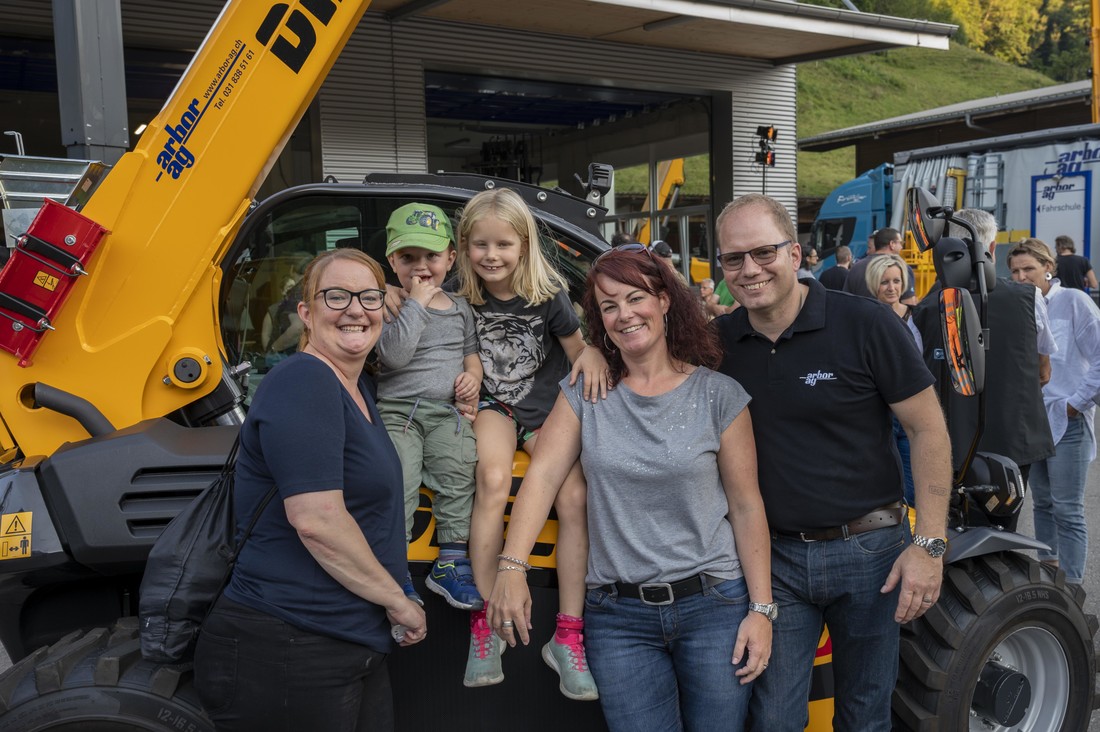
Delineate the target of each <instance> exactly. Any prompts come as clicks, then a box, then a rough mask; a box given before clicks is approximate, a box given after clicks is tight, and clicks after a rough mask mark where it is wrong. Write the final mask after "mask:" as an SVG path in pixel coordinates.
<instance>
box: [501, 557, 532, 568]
mask: <svg viewBox="0 0 1100 732" xmlns="http://www.w3.org/2000/svg"><path fill="white" fill-rule="evenodd" d="M497 559H499V560H500V561H502V562H511V563H512V564H518V565H519V566H521V567H523V568H524V569H531V565H530V564H528V563H527V562H525V561H523V560H522V559H516V558H515V557H510V556H508V555H507V554H497Z"/></svg>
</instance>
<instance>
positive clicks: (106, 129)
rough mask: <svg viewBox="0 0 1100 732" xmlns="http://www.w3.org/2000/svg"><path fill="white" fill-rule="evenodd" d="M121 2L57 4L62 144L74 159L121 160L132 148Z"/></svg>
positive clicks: (67, 0)
mask: <svg viewBox="0 0 1100 732" xmlns="http://www.w3.org/2000/svg"><path fill="white" fill-rule="evenodd" d="M120 2H121V0H53V26H54V47H55V54H56V57H57V93H58V101H59V103H60V107H61V143H62V144H63V145H64V146H65V147H66V148H67V150H68V155H69V157H70V158H82V159H86V160H101V161H103V162H105V163H108V164H114V163H116V162H118V159H119V158H120V157H122V154H123V153H124V152H126V151H127V150H128V149H129V147H130V131H129V129H128V127H129V125H128V123H127V117H126V72H125V66H124V63H123V57H122V13H121V9H120V5H119V3H120Z"/></svg>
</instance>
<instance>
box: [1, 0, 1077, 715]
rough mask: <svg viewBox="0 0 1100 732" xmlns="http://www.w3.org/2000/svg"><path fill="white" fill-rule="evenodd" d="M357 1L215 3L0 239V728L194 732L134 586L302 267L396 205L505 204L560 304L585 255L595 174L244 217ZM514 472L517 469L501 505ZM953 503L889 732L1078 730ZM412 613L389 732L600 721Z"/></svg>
mask: <svg viewBox="0 0 1100 732" xmlns="http://www.w3.org/2000/svg"><path fill="white" fill-rule="evenodd" d="M367 4H368V3H367V2H366V0H344V1H343V2H335V1H334V0H301V1H300V2H291V3H285V2H278V1H276V0H270V1H269V0H265V1H263V2H257V1H256V0H230V1H229V2H228V3H227V4H226V6H225V9H224V10H223V12H222V14H221V15H220V16H219V18H218V20H217V22H216V23H215V25H214V27H213V28H212V30H211V32H210V33H209V35H208V36H207V38H206V40H205V41H204V43H203V45H202V47H201V48H200V49H199V51H198V52H197V54H196V56H195V59H194V60H193V62H192V63H191V65H190V66H189V68H188V69H187V71H186V72H185V74H184V76H183V78H182V79H181V80H180V82H179V84H178V86H177V88H176V90H175V91H174V92H173V94H172V96H171V98H170V99H169V100H168V101H167V103H166V104H165V106H164V108H163V109H162V111H161V112H160V114H159V115H158V116H157V117H156V118H155V119H154V120H153V122H152V123H150V125H149V128H148V129H147V130H146V131H145V133H144V135H143V136H142V137H141V139H140V140H139V142H138V143H137V145H136V146H135V149H134V150H133V151H132V152H129V153H127V154H126V155H124V156H123V158H122V159H121V160H120V161H119V162H118V164H116V165H115V166H114V167H113V168H112V169H111V170H110V171H109V172H108V173H107V174H106V176H105V177H102V178H101V179H98V182H97V181H92V180H91V179H89V178H87V177H84V176H82V177H81V178H80V181H79V182H78V183H77V188H78V190H79V192H80V193H79V195H78V196H77V198H71V197H69V196H64V197H62V196H60V195H59V196H58V198H59V199H60V198H63V199H64V201H65V202H68V203H70V204H71V205H69V206H66V205H63V204H62V203H59V202H57V201H50V202H47V203H44V204H43V207H42V210H41V211H39V212H38V213H37V214H35V216H34V219H33V220H32V222H31V223H30V224H29V225H28V227H27V230H26V231H25V232H18V233H17V237H18V238H17V243H16V246H15V247H14V249H13V253H12V256H11V259H10V260H9V262H8V263H7V264H6V265H5V266H4V268H3V270H0V326H2V327H0V351H3V352H0V642H2V643H3V645H4V647H5V649H6V650H7V652H8V654H9V655H10V657H11V659H12V660H13V661H14V662H15V663H14V665H13V666H12V667H11V668H10V669H8V670H7V671H5V672H3V673H2V674H0V732H6V731H9V730H10V731H12V732H15V731H19V732H26V731H29V730H50V729H110V730H137V729H141V730H181V729H182V730H192V731H194V732H207V731H209V730H212V725H211V723H210V721H209V719H208V718H207V716H206V714H205V713H204V712H203V710H202V708H201V705H200V704H199V702H198V700H197V698H196V695H195V693H194V690H193V687H192V668H191V665H190V664H189V663H180V664H168V665H166V664H158V663H154V662H151V661H148V660H145V659H143V658H142V656H141V652H140V644H139V641H138V627H137V617H136V616H137V605H138V588H139V586H140V582H141V577H142V573H143V569H144V564H145V559H146V556H147V554H148V551H149V548H150V547H151V546H152V544H153V542H154V541H155V540H156V538H157V536H158V535H159V533H160V531H161V530H162V529H163V527H164V526H166V525H167V523H168V522H169V521H170V520H171V519H172V518H173V517H174V516H175V515H176V514H177V513H178V512H179V511H180V509H181V508H182V507H183V506H185V505H187V504H188V502H189V501H190V500H192V499H193V498H194V496H196V495H197V494H198V493H199V492H200V491H201V490H202V489H203V488H204V487H205V486H206V485H208V484H209V483H210V482H211V481H212V480H213V479H214V477H215V476H216V475H217V474H218V472H219V471H220V469H221V466H222V465H223V463H224V461H225V457H226V455H227V453H228V452H229V449H230V447H231V445H232V443H233V440H234V437H235V435H236V432H237V430H238V428H239V425H240V423H241V422H242V420H243V416H244V413H245V412H246V410H247V408H248V400H249V394H250V393H252V391H253V389H254V387H255V385H256V382H257V380H259V379H262V378H263V377H264V372H265V369H266V364H265V359H264V356H265V355H266V353H265V351H264V345H263V342H262V341H263V338H262V321H263V317H264V315H265V313H266V312H268V311H269V309H270V308H271V307H272V306H273V305H275V304H276V303H277V301H278V298H279V297H280V294H281V288H280V284H281V283H282V282H283V281H284V279H285V276H286V274H287V273H288V272H290V271H291V270H293V269H294V268H295V267H297V266H298V265H299V264H300V262H301V261H302V258H303V257H308V256H313V255H315V254H316V253H318V252H321V251H325V250H327V249H331V248H334V247H338V246H352V247H357V248H361V249H363V250H364V251H366V252H367V253H368V254H371V255H372V256H374V257H375V258H376V259H378V260H382V259H384V258H383V257H382V252H383V250H384V239H385V238H384V229H385V223H386V220H387V218H388V216H389V213H390V212H392V211H393V210H394V209H396V208H397V207H399V206H400V205H403V204H405V203H408V202H410V201H422V202H426V203H432V204H436V205H438V206H440V207H441V208H443V209H444V211H446V212H447V213H448V214H449V215H452V216H453V215H454V214H455V212H456V211H457V209H459V208H461V207H462V205H463V204H464V203H465V202H466V201H467V200H469V198H471V197H472V196H473V195H474V194H476V193H477V192H478V191H481V190H485V189H487V188H493V187H498V186H503V185H506V186H509V187H512V188H513V189H515V190H516V191H517V192H518V193H519V194H520V195H521V196H522V197H523V198H524V200H525V201H526V202H527V203H528V205H529V206H530V207H531V208H532V210H533V213H534V214H535V216H536V217H537V219H538V220H539V222H540V224H541V225H542V226H543V228H544V232H545V237H544V239H543V241H541V242H540V245H541V246H542V247H543V249H544V251H546V252H547V254H548V256H550V257H551V259H552V261H553V262H554V265H555V266H556V267H557V268H558V269H559V270H560V271H561V272H562V273H563V274H564V275H565V276H566V278H567V279H568V281H569V283H570V289H571V293H570V294H571V296H572V297H573V298H574V299H576V298H577V297H578V295H579V292H580V287H581V286H582V282H583V278H584V275H585V273H586V271H587V267H588V265H589V263H590V262H591V261H592V259H593V258H595V257H596V256H598V254H599V253H600V252H602V251H604V250H606V248H607V244H606V242H605V241H604V240H603V238H602V236H601V234H600V224H601V222H602V221H603V220H604V217H605V216H606V210H605V209H603V207H602V206H600V205H599V198H600V192H601V190H607V188H608V187H609V186H607V185H606V183H607V177H608V175H607V173H606V171H605V170H603V169H594V172H593V173H592V174H590V176H589V181H587V184H586V186H585V191H584V194H583V195H582V196H572V195H569V194H567V193H563V192H560V191H553V190H548V189H543V188H539V187H536V186H531V185H526V184H522V183H517V182H514V181H506V180H502V179H498V178H491V177H484V176H476V175H467V174H442V175H428V174H413V175H406V174H400V175H399V174H373V175H369V176H367V177H366V179H365V180H363V181H361V182H354V183H335V182H325V183H318V184H310V185H306V186H299V187H297V188H292V189H287V190H285V191H281V192H279V193H277V194H275V195H273V196H270V197H268V198H266V199H265V200H263V201H260V202H255V201H254V200H253V198H254V196H255V193H256V191H257V189H258V187H259V184H260V182H261V181H262V179H263V177H264V175H265V172H266V171H267V170H268V169H269V168H270V165H271V163H272V161H273V160H274V157H275V156H276V155H277V154H278V152H279V150H280V149H281V147H282V145H283V144H284V143H285V141H286V140H287V138H288V136H289V133H290V131H291V130H292V129H293V127H294V125H295V123H296V122H297V120H298V119H299V118H300V117H301V115H302V112H303V110H304V109H305V108H306V106H307V105H308V104H309V102H310V99H311V98H312V97H313V95H314V94H315V92H316V90H317V88H318V87H319V85H320V83H321V81H322V79H323V78H324V76H325V74H326V73H327V72H328V70H329V68H330V67H331V65H332V63H333V61H334V59H335V58H336V56H337V54H338V53H339V52H340V50H341V48H342V47H343V46H344V44H345V43H346V41H347V39H348V37H349V36H350V34H351V33H352V31H353V29H354V28H355V26H356V24H357V23H358V22H359V20H360V18H361V17H362V15H363V12H364V11H365V9H366V6H367ZM77 209H79V210H77ZM525 467H526V459H525V457H524V456H523V455H517V457H516V463H515V466H514V471H513V474H514V486H513V489H515V488H516V487H518V484H519V482H520V480H521V479H522V475H523V472H524V470H525ZM996 478H997V476H991V477H990V476H987V477H985V478H984V479H983V480H980V481H978V482H980V483H983V484H988V483H991V482H993V481H994V480H996ZM1007 485H1008V484H1007V482H1006V479H1005V478H1004V475H1002V476H1001V484H1000V487H999V489H1007ZM955 504H956V508H955V509H954V513H953V518H952V523H951V527H952V528H951V531H952V534H951V536H952V549H951V554H949V565H948V569H947V575H946V577H945V584H944V594H943V599H942V600H941V603H940V604H939V605H937V607H936V608H933V610H932V611H930V613H929V614H928V615H927V616H926V618H927V619H922V620H921V621H918V622H917V623H913V624H910V625H909V626H907V627H905V628H903V630H902V633H903V637H902V648H903V652H902V658H901V662H902V667H903V672H902V676H901V677H900V680H899V683H898V688H897V690H896V692H895V698H894V711H895V714H896V722H897V725H898V727H899V728H901V729H912V730H935V729H945V730H947V729H950V730H956V729H963V728H966V727H969V728H971V729H1010V728H1011V729H1024V730H1031V731H1034V732H1037V731H1038V730H1064V731H1065V732H1078V731H1080V730H1084V729H1085V727H1086V726H1087V724H1088V718H1089V716H1090V715H1091V712H1092V709H1093V706H1094V704H1095V691H1094V687H1095V674H1096V661H1095V654H1094V651H1093V645H1092V644H1093V636H1094V634H1095V632H1096V620H1095V618H1093V617H1092V616H1088V615H1086V614H1085V613H1084V611H1083V610H1082V606H1083V601H1084V596H1083V593H1082V592H1080V591H1075V590H1073V589H1072V588H1070V587H1068V586H1067V585H1066V584H1065V580H1064V575H1062V574H1061V573H1059V572H1057V571H1055V570H1052V569H1050V568H1047V567H1043V566H1040V565H1039V564H1038V563H1037V562H1036V561H1035V560H1033V559H1031V558H1029V557H1028V556H1027V555H1025V554H1022V553H1020V552H1019V551H1017V550H1018V549H1020V548H1028V547H1033V546H1034V543H1030V544H1029V543H1028V542H1029V541H1032V540H1027V539H1026V538H1025V537H1016V536H1015V535H1011V534H1009V533H1008V532H998V531H995V530H994V529H992V528H989V527H988V526H981V525H974V526H972V524H980V523H981V522H980V521H978V520H977V518H978V517H979V515H980V513H981V509H975V511H974V512H973V513H971V512H969V511H964V510H963V509H964V507H966V506H967V505H968V504H967V503H966V501H965V500H964V494H963V493H962V492H960V493H958V494H957V500H956V502H955ZM430 509H431V495H430V493H429V492H428V491H426V490H424V491H422V493H421V503H420V507H419V509H418V511H417V516H416V520H415V523H414V529H413V542H412V544H411V546H410V553H409V559H410V563H411V565H412V571H413V574H414V582H415V583H416V584H417V585H418V588H419V589H421V590H423V576H424V574H425V573H426V572H427V569H428V566H429V564H430V562H431V561H432V560H433V559H434V558H435V552H436V545H435V542H434V539H433V534H434V525H433V522H432V518H431V510H430ZM555 529H556V523H555V520H554V519H553V517H551V520H550V521H549V522H548V524H547V525H546V527H545V528H544V530H543V532H542V534H541V535H540V537H539V541H538V543H537V545H536V548H535V551H534V552H533V555H532V557H531V559H530V563H531V564H532V565H534V566H535V567H536V568H538V569H537V571H534V570H533V571H532V572H531V573H530V582H531V585H532V592H533V599H534V612H535V615H534V617H533V622H534V624H535V627H536V629H544V632H545V630H546V629H549V628H552V627H553V611H554V608H555V607H556V604H557V603H556V599H555V598H556V588H555V582H556V577H555V573H554V570H553V568H554V564H555V541H556V531H555ZM424 595H425V599H426V600H427V603H428V606H427V613H428V616H429V617H428V622H429V625H430V626H431V627H432V633H431V640H429V641H426V642H425V643H423V644H420V645H418V646H416V647H414V648H410V649H403V650H401V651H400V652H397V653H394V654H393V655H392V657H391V673H392V678H393V685H394V689H395V695H396V708H397V712H398V715H399V718H398V724H399V727H400V728H401V729H402V730H422V729H431V728H433V726H435V725H438V723H439V721H438V720H439V719H440V715H441V714H444V710H445V714H446V719H447V720H448V722H447V723H448V725H449V726H451V727H454V728H456V729H486V730H495V729H503V728H508V729H511V728H516V727H520V728H523V729H531V730H540V729H558V728H559V727H561V726H562V725H567V726H569V727H570V728H572V729H577V730H602V729H605V728H606V727H605V724H604V721H603V719H602V717H601V715H600V712H599V707H598V706H597V705H594V704H581V703H574V702H570V701H567V700H565V699H564V697H562V696H561V695H560V694H559V693H558V690H557V683H556V681H555V680H554V676H553V672H552V671H550V670H549V669H548V668H547V667H546V666H545V665H544V664H543V663H542V661H541V659H540V657H539V654H538V649H537V644H533V645H532V646H529V647H527V648H517V649H514V651H509V661H508V662H507V666H506V668H507V671H506V673H507V674H508V679H507V680H506V682H505V683H504V684H502V685H500V686H497V687H492V688H487V689H476V690H468V689H465V688H463V687H462V685H461V683H460V682H459V678H460V677H461V673H462V665H463V663H464V659H465V653H466V644H467V641H468V635H467V633H468V629H467V625H466V620H465V617H464V616H463V615H462V614H461V613H456V612H454V611H453V610H451V609H448V608H447V606H445V605H444V604H443V603H442V601H441V600H440V599H439V598H437V597H434V596H433V595H431V593H424ZM831 651H832V648H831V645H830V642H829V640H828V637H827V636H823V638H822V642H821V645H820V647H819V649H818V654H817V660H816V662H815V667H814V684H813V691H812V695H811V696H812V698H811V699H800V700H792V701H791V704H792V710H798V709H805V714H806V718H807V720H808V724H809V727H808V728H809V729H811V730H814V732H823V731H824V730H828V729H830V728H831V719H832V702H831V677H830V675H829V669H830V654H831ZM513 653H514V655H513ZM428 687H430V688H431V693H430V694H427V693H425V690H426V689H427V688H428ZM517 688H522V689H523V693H522V694H517V693H515V690H516V689H517ZM1006 689H1008V690H1009V693H1005V690H1006ZM1024 692H1026V694H1025V693H1024ZM1025 698H1026V703H1025V702H1022V701H1021V699H1025Z"/></svg>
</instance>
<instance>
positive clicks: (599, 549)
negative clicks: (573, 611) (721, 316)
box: [561, 367, 749, 587]
mask: <svg viewBox="0 0 1100 732" xmlns="http://www.w3.org/2000/svg"><path fill="white" fill-rule="evenodd" d="M582 382H583V379H578V380H577V383H576V384H575V385H574V386H572V387H571V386H569V378H568V377H566V378H565V379H563V380H562V381H561V389H562V392H563V393H564V394H565V396H566V398H567V399H568V400H569V403H570V405H572V407H573V411H574V412H575V413H576V415H577V417H578V419H580V421H581V466H582V467H583V468H584V475H585V478H586V479H587V481H588V537H589V549H588V576H587V579H586V582H587V584H588V586H589V587H598V586H600V585H606V584H610V583H612V582H619V581H621V582H630V583H640V582H675V581H677V580H681V579H684V578H686V577H690V576H692V575H694V574H698V573H699V572H706V573H708V574H711V575H714V576H716V577H721V578H723V579H736V578H738V577H741V576H742V574H743V573H742V571H741V562H740V560H739V559H738V557H737V548H736V547H735V546H734V540H733V527H732V526H731V525H730V522H729V519H728V518H727V514H728V513H729V503H728V502H727V500H726V494H725V489H724V488H723V486H722V480H721V477H720V475H719V473H718V448H719V446H720V444H721V440H722V432H724V431H725V429H726V428H727V427H729V425H730V424H731V423H732V422H733V420H734V419H735V418H736V417H737V415H739V414H740V413H741V412H742V411H743V410H744V409H745V407H746V406H747V405H748V403H749V395H748V393H747V392H746V391H745V390H744V389H743V388H741V385H740V384H738V383H737V382H736V381H734V380H733V379H731V378H729V377H728V376H724V375H723V374H719V373H716V372H714V371H711V370H710V369H707V368H703V367H699V368H697V369H695V371H694V372H693V373H692V374H691V375H690V376H688V378H687V379H686V380H685V381H684V382H683V383H682V384H680V385H679V386H678V387H676V388H675V389H673V390H672V391H670V392H667V393H665V394H661V395H659V396H655V397H645V396H640V395H638V394H636V393H634V392H633V391H631V390H630V387H628V386H626V385H625V384H622V383H620V384H618V385H616V387H615V388H614V389H612V390H611V392H610V393H609V394H608V397H607V399H606V400H602V399H601V400H600V401H599V403H597V404H592V403H591V402H586V401H585V400H584V399H583V397H582V395H583V383H582Z"/></svg>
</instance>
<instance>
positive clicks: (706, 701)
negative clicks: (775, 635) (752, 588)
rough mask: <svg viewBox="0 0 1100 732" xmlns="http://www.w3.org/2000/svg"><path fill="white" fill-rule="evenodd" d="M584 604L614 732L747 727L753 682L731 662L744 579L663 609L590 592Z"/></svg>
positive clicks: (592, 658) (592, 656)
mask: <svg viewBox="0 0 1100 732" xmlns="http://www.w3.org/2000/svg"><path fill="white" fill-rule="evenodd" d="M681 579H682V578H681ZM584 605H585V609H584V624H585V634H584V642H585V646H586V648H587V651H588V664H589V668H591V670H592V676H593V677H594V678H595V679H596V686H598V687H599V689H600V705H601V707H602V708H603V715H604V718H605V719H606V720H607V726H608V728H609V729H610V730H611V732H649V731H652V732H679V731H680V730H686V731H687V732H692V731H695V732H710V731H711V730H718V729H729V730H739V729H742V728H743V727H744V724H745V714H746V712H747V711H748V705H749V695H750V693H751V690H752V684H745V685H742V684H741V683H740V681H739V678H738V677H737V676H735V675H734V672H735V671H737V669H738V668H739V667H738V666H734V665H733V662H732V659H733V647H734V644H735V643H736V641H737V629H738V627H740V625H741V621H742V620H744V619H745V615H746V614H747V613H748V608H749V594H748V588H747V587H746V585H745V580H744V579H736V580H729V581H727V582H722V583H721V584H718V585H715V586H713V587H710V588H708V589H706V590H704V591H703V592H701V593H699V594H697V595H689V596H688V597H683V598H680V599H679V600H676V601H675V602H673V603H672V604H671V605H664V606H654V605H646V604H645V603H643V602H642V601H641V600H635V599H632V598H628V597H619V596H618V595H617V594H613V593H608V592H603V591H601V590H589V591H588V594H587V595H586V597H585V602H584ZM744 660H745V659H742V665H743V663H744Z"/></svg>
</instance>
